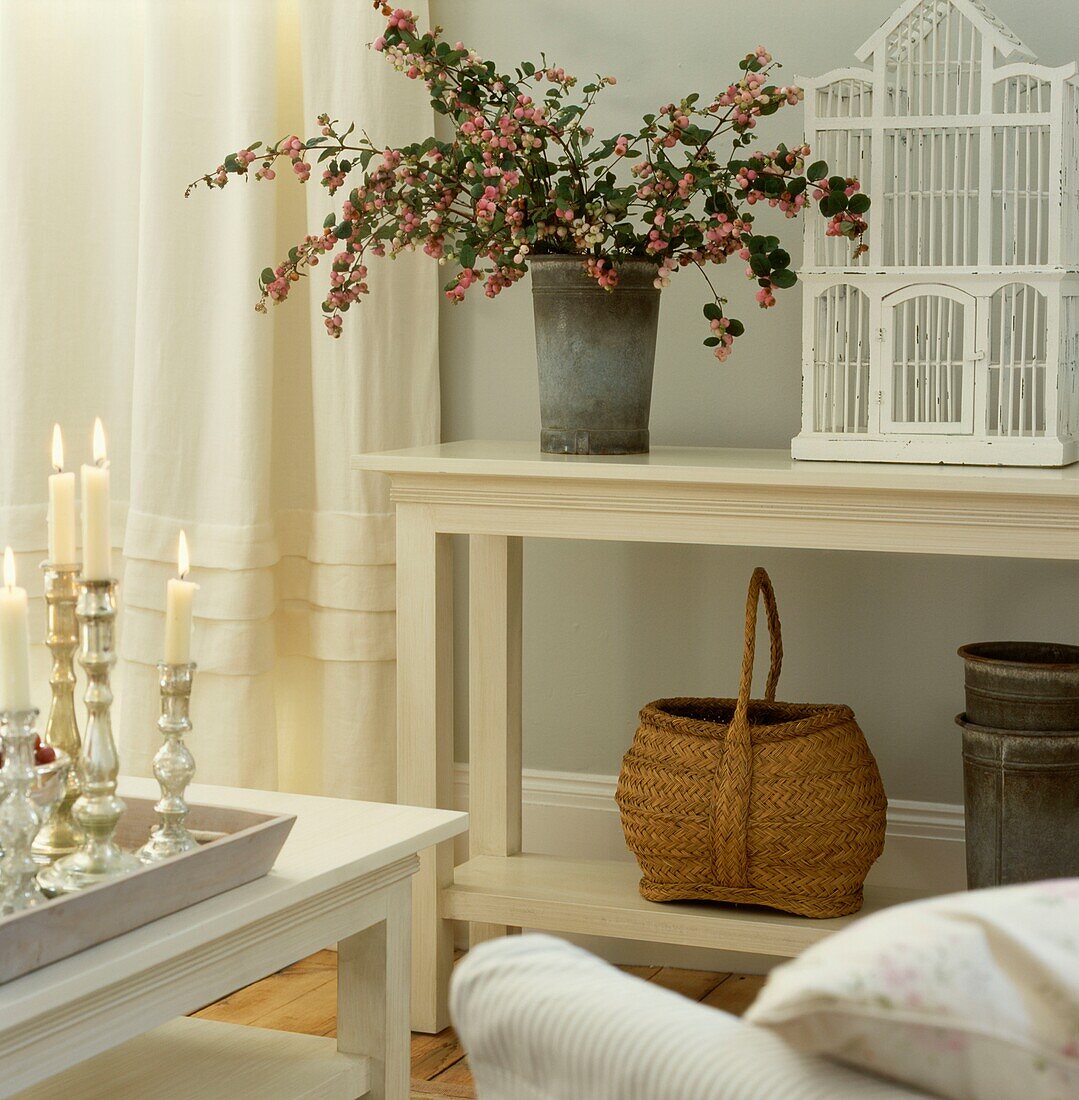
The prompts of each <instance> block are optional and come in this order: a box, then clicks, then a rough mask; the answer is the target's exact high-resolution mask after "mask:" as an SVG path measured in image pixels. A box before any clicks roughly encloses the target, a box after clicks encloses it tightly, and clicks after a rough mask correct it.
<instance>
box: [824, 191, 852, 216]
mask: <svg viewBox="0 0 1079 1100" xmlns="http://www.w3.org/2000/svg"><path fill="white" fill-rule="evenodd" d="M846 208H847V196H846V195H825V196H824V198H823V199H821V201H820V212H821V213H822V214H823V215H824V216H825V217H826V218H833V217H835V215H836V214H841V213H842V212H843V211H844V210H846Z"/></svg>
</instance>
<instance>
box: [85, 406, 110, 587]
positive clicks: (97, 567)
mask: <svg viewBox="0 0 1079 1100" xmlns="http://www.w3.org/2000/svg"><path fill="white" fill-rule="evenodd" d="M94 463H95V464H94V465H93V466H83V468H82V576H83V580H88V581H107V580H111V579H112V523H111V517H110V515H109V509H110V503H109V464H108V458H107V456H106V453H105V431H104V429H103V428H102V427H101V421H100V420H95V421H94Z"/></svg>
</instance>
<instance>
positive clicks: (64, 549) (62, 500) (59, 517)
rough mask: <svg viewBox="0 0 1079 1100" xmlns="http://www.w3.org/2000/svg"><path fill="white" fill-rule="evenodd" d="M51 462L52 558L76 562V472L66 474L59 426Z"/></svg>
mask: <svg viewBox="0 0 1079 1100" xmlns="http://www.w3.org/2000/svg"><path fill="white" fill-rule="evenodd" d="M52 464H53V468H54V469H55V470H56V473H54V474H51V475H50V476H49V561H50V562H51V563H52V564H54V565H74V564H75V473H74V471H70V472H69V473H64V439H63V436H61V434H60V425H59V424H54V425H53V426H52Z"/></svg>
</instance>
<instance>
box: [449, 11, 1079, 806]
mask: <svg viewBox="0 0 1079 1100" xmlns="http://www.w3.org/2000/svg"><path fill="white" fill-rule="evenodd" d="M897 3H898V0H894V2H893V0H843V2H838V0H830V2H829V0H795V2H793V3H791V2H788V3H785V4H778V3H773V4H763V3H761V4H757V5H755V6H752V5H745V4H734V3H731V2H729V0H682V3H680V4H657V3H655V2H654V0H624V2H620V3H613V2H606V3H601V2H598V0H592V2H590V3H586V2H582V0H546V2H545V0H533V2H531V3H527V4H525V3H519V2H516V0H514V2H507V0H502V2H495V0H432V3H431V8H432V18H433V19H434V20H435V21H436V22H438V23H441V24H442V25H443V26H445V28H446V30H447V34H448V36H449V37H450V39H451V40H452V39H457V38H460V39H462V40H464V41H465V42H467V43H468V44H469V45H472V46H473V47H475V48H476V49H478V50H480V51H482V52H486V53H488V54H489V55H490V56H492V57H494V58H495V59H496V60H497V61H498V62H499V63H500V64H502V65H503V66H506V67H508V66H510V65H512V64H513V63H515V62H517V61H518V60H521V59H524V58H525V57H532V58H536V57H537V55H538V54H539V52H540V50H545V51H546V53H547V55H548V57H549V58H550V59H552V60H553V61H555V62H556V63H557V64H560V65H563V66H564V67H565V68H566V69H567V70H568V71H570V72H574V73H576V74H577V75H579V76H582V77H588V76H589V75H591V74H593V73H595V72H600V73H603V74H607V73H612V74H614V75H616V76H617V77H618V78H619V84H618V86H617V87H616V88H615V89H613V90H612V91H611V92H610V93H609V94H608V96H607V99H606V103H605V104H603V105H602V107H601V108H600V109H597V111H596V119H595V124H596V127H597V131H599V132H604V131H608V130H609V131H611V132H613V131H615V130H618V129H623V128H630V127H632V126H633V125H634V124H635V122H636V121H638V120H639V119H640V116H641V115H642V114H644V113H646V112H648V111H652V110H654V109H655V108H656V107H657V106H658V105H659V104H662V103H665V102H668V101H670V100H672V99H678V98H680V97H681V96H682V95H684V94H688V93H689V92H692V91H700V92H701V93H702V94H704V95H707V94H708V93H710V92H713V91H715V90H717V89H718V88H719V87H720V86H725V85H726V84H727V83H728V82H729V80H730V79H732V78H733V76H734V75H736V73H737V69H736V62H737V60H738V58H739V57H741V56H742V55H744V54H745V53H746V52H747V51H749V50H750V49H752V48H753V47H754V46H756V45H757V43H758V42H759V43H763V44H764V45H765V46H767V47H768V48H769V49H770V50H771V51H772V53H773V54H774V55H775V56H776V57H777V58H779V59H780V60H781V61H783V62H784V65H785V68H784V70H783V78H784V79H793V78H794V77H795V76H796V75H799V74H810V75H813V74H816V73H819V72H823V71H825V70H827V69H830V68H833V67H835V66H838V65H846V64H851V63H853V51H854V49H855V48H856V47H857V46H858V45H859V44H860V43H861V42H862V41H863V40H864V39H865V38H867V37H868V36H869V34H870V33H871V32H872V31H873V30H874V29H875V28H876V27H877V26H878V24H879V23H880V22H881V21H882V20H883V19H884V18H885V17H886V16H887V15H888V14H889V13H890V12H891V11H892V10H893V8H894V7H895V6H896V5H897ZM991 6H992V7H993V9H994V10H995V12H996V14H998V15H999V16H1000V17H1001V18H1002V19H1003V20H1004V21H1005V22H1006V23H1008V24H1009V25H1010V26H1011V27H1012V28H1013V29H1014V30H1015V31H1016V32H1017V33H1018V34H1019V35H1020V37H1022V38H1023V39H1024V40H1025V41H1026V43H1027V45H1028V46H1030V48H1031V49H1032V50H1033V51H1034V52H1035V53H1036V54H1038V55H1039V59H1040V60H1041V61H1043V62H1045V63H1050V64H1060V63H1063V62H1066V61H1069V60H1072V59H1074V58H1079V21H1076V19H1075V17H1074V14H1075V3H1074V0H1039V3H1037V4H1031V3H1029V2H1026V3H1023V2H1021V0H991ZM769 122H770V123H771V125H770V127H769V129H768V130H765V131H763V133H764V135H765V140H768V138H769V137H770V138H772V140H781V139H782V138H784V137H786V139H788V140H793V139H795V138H797V137H798V136H799V135H800V134H801V124H802V120H801V111H800V109H798V110H795V111H790V112H789V113H788V112H784V111H781V112H780V113H779V115H778V116H776V117H775V118H774V119H772V120H769ZM783 225H784V226H785V228H787V229H788V230H789V229H790V228H791V227H790V224H789V223H783ZM790 245H791V247H790V251H791V253H792V255H794V257H795V262H796V263H797V259H798V257H799V256H800V254H801V243H800V234H799V233H798V232H797V229H795V232H794V233H793V234H791V239H790ZM719 279H720V283H721V285H722V289H723V292H724V293H727V294H728V295H729V297H730V298H731V301H732V310H733V312H734V313H735V314H736V315H738V316H741V317H742V318H743V320H745V322H746V324H747V329H748V331H747V335H746V336H745V337H744V338H743V339H742V340H740V341H739V342H738V345H737V352H736V354H735V355H734V356H733V357H732V358H731V360H730V361H729V362H727V363H726V364H718V363H717V362H716V361H715V359H713V358H712V357H711V355H710V354H709V353H708V351H707V349H704V348H702V347H701V340H702V338H703V336H704V335H706V333H705V332H704V329H703V318H702V317H701V314H700V309H701V305H702V304H703V301H704V297H703V295H702V292H701V291H702V286H701V284H700V283H699V281H698V280H699V277H698V276H697V275H696V273H695V272H683V273H681V274H680V275H678V276H677V277H676V278H675V280H674V282H673V283H672V286H671V287H670V289H668V290H667V291H665V292H664V301H663V307H662V313H661V320H660V334H659V346H658V352H657V371H656V381H655V393H654V399H653V414H652V438H653V441H654V442H655V443H666V444H687V445H711V446H740V447H747V446H748V447H786V446H787V445H788V443H789V440H790V437H791V436H792V435H793V434H794V433H795V432H796V431H797V430H798V416H799V413H798V402H799V326H800V321H801V300H800V292H799V291H792V292H789V293H786V294H784V295H783V296H782V297H781V300H780V304H779V305H778V306H777V307H776V308H775V309H774V310H772V311H770V312H769V313H767V314H765V313H761V312H760V311H758V310H757V309H756V308H755V306H754V305H753V303H752V289H753V288H752V285H751V284H750V283H748V281H746V280H745V279H744V278H743V276H742V274H741V265H740V264H733V265H731V267H730V268H729V269H725V270H722V271H721V272H720V274H719ZM743 303H744V304H743ZM441 325H442V336H441V363H442V387H443V436H444V438H445V439H465V438H475V437H486V438H502V439H523V438H535V437H536V435H537V432H538V426H537V425H538V419H537V417H538V414H537V400H538V399H537V386H536V379H535V355H534V349H533V343H532V314H531V300H530V293H529V287H528V284H527V282H526V283H524V284H521V285H520V286H518V287H516V288H514V289H512V290H510V291H509V292H507V293H506V294H504V295H503V296H502V297H501V298H499V299H496V300H495V301H493V302H489V301H487V300H484V299H481V298H476V299H473V300H472V301H470V302H469V303H468V304H466V305H464V306H461V307H456V308H454V307H449V306H446V307H444V309H443V314H442V318H441ZM462 551H463V548H462ZM460 556H461V557H463V556H464V555H463V552H462V554H461V555H460ZM757 563H759V564H762V565H765V566H767V567H768V569H769V570H770V571H771V573H772V577H773V580H774V582H775V585H776V589H777V593H778V599H779V607H780V614H781V615H782V617H783V621H784V627H785V631H786V633H785V645H786V651H787V662H788V663H787V671H786V672H785V673H784V677H783V680H782V682H781V690H780V695H781V697H783V698H788V699H797V700H819V701H832V702H846V703H849V704H851V705H852V706H853V707H854V708H855V711H856V712H857V714H858V717H859V719H860V721H861V724H862V726H863V728H864V729H865V731H866V734H867V736H868V738H869V741H870V744H871V745H872V747H873V750H874V752H875V753H876V755H877V758H878V760H879V762H880V765H881V769H882V772H883V774H884V780H885V784H886V786H887V788H888V792H889V794H890V796H891V797H892V798H896V799H916V800H924V801H933V802H958V801H960V800H961V798H962V768H961V763H960V757H959V735H958V730H957V729H956V727H955V726H954V724H953V721H952V719H953V717H954V715H955V714H956V713H957V712H958V711H959V710H961V709H962V670H961V667H960V662H959V659H958V658H957V657H956V656H955V649H956V646H958V645H960V644H961V643H963V642H967V641H975V640H980V639H986V638H1005V637H1031V638H1045V639H1050V638H1051V639H1059V640H1065V641H1073V642H1074V641H1076V640H1077V638H1079V605H1077V602H1076V599H1075V596H1076V591H1077V589H1076V577H1077V571H1076V567H1075V566H1074V565H1069V564H1064V563H1043V564H1030V563H1021V562H1011V561H996V560H980V559H979V560H975V559H963V558H944V557H917V556H899V555H896V556H883V555H870V554H856V553H838V552H836V553H827V552H804V551H797V552H796V551H781V550H761V551H755V550H742V549H714V548H705V547H677V546H643V545H626V546H622V545H613V544H602V543H577V542H574V543H564V544H559V543H557V542H555V541H537V542H534V543H529V544H528V545H527V546H526V551H525V570H526V589H525V600H526V606H525V615H526V619H525V663H526V670H527V672H526V680H525V761H526V764H527V765H528V766H529V767H532V768H541V769H542V768H546V769H555V770H560V771H583V772H594V773H598V774H612V773H614V772H616V771H617V770H618V764H619V760H620V757H621V754H622V753H623V752H624V751H625V749H626V747H627V746H628V744H629V741H630V738H631V736H632V733H633V730H634V727H635V715H636V711H637V709H638V708H639V707H640V705H641V704H642V703H644V702H646V701H647V700H649V699H652V698H654V697H657V696H661V695H672V694H729V693H730V692H731V691H733V690H734V688H735V686H736V682H737V676H738V660H739V644H740V636H741V614H742V606H743V602H744V598H745V585H746V582H747V581H748V578H749V573H750V570H751V568H752V566H753V565H754V564H757ZM462 595H463V586H462ZM459 621H460V620H459ZM462 642H463V639H462ZM458 654H459V661H458V671H459V677H458V684H459V689H460V690H459V691H458V727H459V733H460V739H459V744H458V757H459V758H463V757H464V755H465V742H466V737H465V736H464V730H465V728H466V722H467V714H466V696H467V691H466V685H465V680H464V678H463V672H464V660H465V655H466V650H465V649H464V647H463V645H459V646H458ZM762 675H763V673H762Z"/></svg>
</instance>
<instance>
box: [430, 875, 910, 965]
mask: <svg viewBox="0 0 1079 1100" xmlns="http://www.w3.org/2000/svg"><path fill="white" fill-rule="evenodd" d="M639 879H640V872H639V871H638V869H637V866H636V864H634V863H629V862H624V861H621V860H618V861H616V860H580V859H564V858H562V857H560V856H547V855H533V854H527V853H526V854H522V855H512V856H476V857H474V858H473V859H470V860H469V861H468V862H467V863H463V864H461V865H460V866H459V867H458V868H457V869H456V872H455V874H454V880H453V885H452V886H449V887H447V888H446V889H445V890H443V891H442V900H441V905H440V909H441V915H442V916H443V917H444V918H448V919H453V920H465V921H471V922H473V923H479V924H494V925H507V926H510V927H515V928H539V929H543V930H544V931H548V932H564V933H571V934H578V935H591V936H610V937H613V938H615V939H632V940H644V941H647V942H651V943H678V944H682V945H684V946H687V947H705V948H712V949H715V950H722V951H740V952H745V953H747V954H753V955H776V956H784V957H793V956H794V955H797V954H799V953H800V952H801V951H803V950H805V948H807V947H809V946H810V945H812V944H814V943H816V942H817V941H818V940H822V939H824V937H825V936H828V935H830V934H831V933H833V932H837V931H839V929H840V928H843V927H845V926H846V925H848V924H850V923H851V922H852V921H855V920H857V919H858V918H859V917H863V916H868V915H869V914H870V913H874V912H877V911H878V910H880V909H885V908H887V907H888V906H891V905H898V904H900V903H902V902H905V901H913V900H915V898H917V897H920V896H922V895H920V894H918V893H916V892H914V891H911V890H900V889H895V888H890V887H883V886H867V887H866V889H865V904H864V905H863V906H862V909H861V911H860V912H858V913H855V914H852V915H851V916H849V917H832V918H828V919H825V920H811V919H809V918H807V917H796V916H791V915H790V914H787V913H779V912H773V911H771V910H768V909H762V908H759V907H755V906H744V907H743V906H732V905H714V904H711V903H708V902H664V903H662V904H660V903H657V902H653V901H645V899H644V898H642V897H641V895H640V893H639V892H638V890H637V883H638V880H639Z"/></svg>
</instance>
